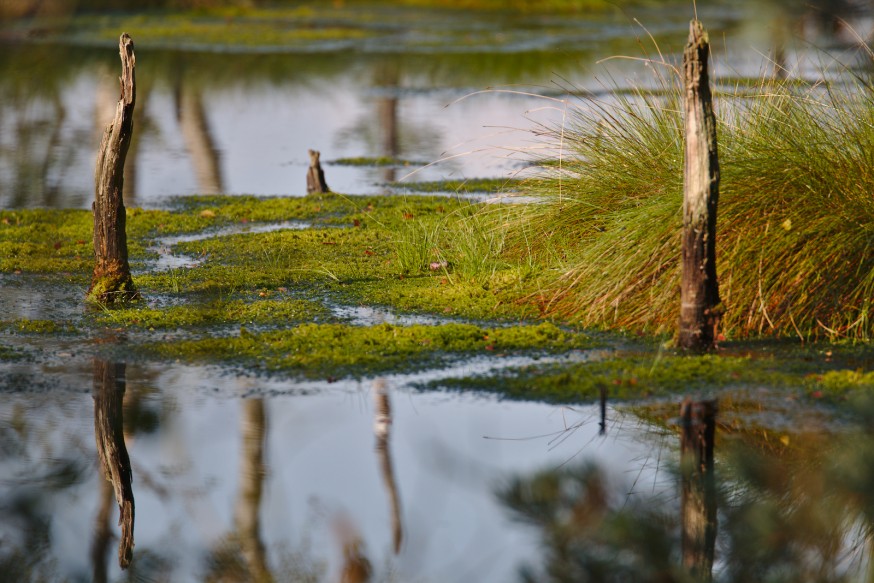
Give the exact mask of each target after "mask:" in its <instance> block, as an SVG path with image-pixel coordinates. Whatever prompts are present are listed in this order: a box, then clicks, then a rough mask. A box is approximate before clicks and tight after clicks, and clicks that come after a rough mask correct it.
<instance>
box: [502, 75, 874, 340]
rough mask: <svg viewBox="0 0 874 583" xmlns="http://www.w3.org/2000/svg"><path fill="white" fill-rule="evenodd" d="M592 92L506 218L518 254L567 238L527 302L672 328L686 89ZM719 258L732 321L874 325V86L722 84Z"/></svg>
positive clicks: (668, 79)
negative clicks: (556, 151) (530, 200)
mask: <svg viewBox="0 0 874 583" xmlns="http://www.w3.org/2000/svg"><path fill="white" fill-rule="evenodd" d="M662 64H663V65H664V66H663V67H656V69H657V73H656V78H657V81H658V83H657V84H658V85H659V89H658V90H657V91H647V90H643V89H641V90H639V91H633V92H630V93H629V92H617V93H616V94H615V95H613V96H612V97H609V98H603V97H602V98H595V97H593V98H584V99H583V100H582V102H581V103H579V104H578V107H576V108H575V110H574V112H573V113H572V114H570V115H569V117H570V120H569V122H568V123H567V124H566V125H564V126H563V127H549V128H544V129H545V130H546V135H547V137H548V139H549V140H550V141H553V142H554V143H555V146H556V147H558V148H560V152H561V156H560V161H558V160H555V159H553V160H549V161H548V162H547V164H545V165H544V168H545V171H544V173H545V176H544V177H543V178H541V179H539V180H535V181H532V182H530V183H529V191H528V192H526V193H525V194H526V195H527V196H535V197H536V198H537V202H536V203H534V204H525V205H519V206H518V216H517V218H516V220H515V221H513V222H512V224H511V225H510V226H509V230H510V233H511V235H512V239H513V241H515V243H513V241H509V242H508V247H509V248H512V247H513V246H514V245H515V248H516V254H517V255H518V256H519V257H522V256H524V255H525V254H527V253H531V252H532V249H531V242H532V241H533V242H535V245H536V246H537V248H535V249H534V250H533V251H534V252H537V250H538V249H540V250H543V249H546V248H547V247H548V248H551V249H553V250H554V249H561V256H562V262H561V264H560V265H559V266H558V268H557V269H556V270H555V271H554V272H549V273H551V275H549V276H548V277H547V278H546V279H545V280H544V281H542V282H541V289H540V290H539V291H538V292H537V294H536V295H532V296H530V297H529V298H528V299H529V300H535V301H537V302H538V303H540V305H541V309H542V311H543V312H544V313H545V314H548V315H556V316H561V317H565V318H572V319H574V320H576V321H577V322H579V323H581V324H583V325H586V326H612V327H621V328H630V329H637V330H645V331H649V332H655V333H661V332H671V331H673V330H674V329H675V327H676V323H677V319H678V317H679V279H680V269H679V259H680V229H681V226H682V214H681V208H682V180H683V176H682V174H683V114H682V101H681V99H682V95H683V88H682V85H681V81H680V79H679V75H677V74H676V70H675V69H672V68H671V67H669V66H667V64H665V63H662ZM716 109H717V111H716V113H717V119H718V140H719V156H720V166H721V187H720V199H719V212H718V221H717V223H718V225H717V229H718V235H717V254H718V259H717V262H718V264H717V269H718V273H719V279H720V294H721V296H722V299H723V302H724V304H725V306H726V309H727V311H726V313H725V316H724V320H723V330H724V331H725V332H726V334H732V335H735V336H743V335H750V334H763V333H774V334H781V335H784V334H792V335H796V334H797V335H801V336H803V337H810V336H819V335H827V336H832V337H837V336H849V337H854V338H870V337H872V336H874V317H872V316H874V313H872V300H874V87H872V85H871V83H870V82H869V81H868V80H866V79H864V78H862V77H861V76H859V75H858V74H856V73H853V72H852V71H850V70H849V69H845V70H843V71H842V72H841V73H840V74H839V75H837V76H836V77H833V78H830V79H829V80H828V81H820V82H799V81H797V80H795V81H792V82H788V81H782V80H776V79H771V78H764V77H763V78H762V79H760V80H758V81H757V82H756V83H755V84H753V85H752V86H751V87H743V88H738V89H736V90H734V91H732V92H728V93H722V94H719V95H718V96H717V102H716Z"/></svg>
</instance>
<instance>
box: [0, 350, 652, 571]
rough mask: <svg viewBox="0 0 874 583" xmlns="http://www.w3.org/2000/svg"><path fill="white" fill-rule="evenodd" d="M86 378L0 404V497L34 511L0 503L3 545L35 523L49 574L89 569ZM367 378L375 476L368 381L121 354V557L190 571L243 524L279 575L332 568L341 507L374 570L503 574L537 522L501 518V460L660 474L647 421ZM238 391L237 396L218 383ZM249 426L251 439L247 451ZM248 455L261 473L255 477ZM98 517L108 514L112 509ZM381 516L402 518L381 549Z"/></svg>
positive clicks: (93, 497)
mask: <svg viewBox="0 0 874 583" xmlns="http://www.w3.org/2000/svg"><path fill="white" fill-rule="evenodd" d="M85 368H87V367H85ZM83 372H84V371H83ZM90 385H91V377H90V375H88V374H83V375H82V376H81V377H78V378H76V379H75V380H74V379H71V378H70V377H69V376H68V377H65V386H64V387H63V388H60V389H59V390H58V391H57V392H54V393H50V394H49V393H43V394H25V395H19V396H14V395H10V396H8V397H7V398H6V399H4V402H3V405H2V409H0V427H2V428H3V432H2V435H3V438H2V442H3V448H4V450H5V451H7V452H8V455H6V456H4V458H3V460H2V462H0V466H2V472H0V474H2V475H3V476H4V479H3V480H2V483H0V505H3V506H4V507H6V510H7V511H8V510H10V506H14V503H15V500H20V497H21V496H23V495H25V492H26V493H27V495H28V496H31V497H32V498H33V503H32V505H30V506H29V507H28V512H30V513H32V514H30V515H28V514H27V513H24V516H26V517H27V518H28V519H29V520H30V521H31V522H30V523H29V524H25V525H22V524H21V523H17V522H16V520H15V516H16V515H15V513H12V512H4V513H3V516H5V517H6V518H5V519H3V520H2V526H0V533H2V534H0V536H2V538H3V539H4V540H5V541H7V544H4V548H5V550H4V551H3V552H2V554H5V555H6V557H7V558H8V557H9V554H10V553H15V552H16V550H18V551H23V550H24V549H22V548H21V546H20V545H23V544H24V543H25V540H24V538H25V537H26V535H27V534H28V528H27V527H28V526H29V527H31V528H37V527H41V528H43V529H44V533H43V534H44V536H45V537H46V539H45V541H46V542H45V545H46V547H45V549H44V550H43V552H41V553H39V556H33V557H31V559H32V560H35V561H36V562H37V563H40V564H42V565H43V567H45V568H48V565H50V564H51V563H54V564H55V565H56V569H57V571H56V572H55V574H54V575H55V576H53V577H51V579H55V578H60V577H62V576H71V577H75V576H83V577H84V576H86V575H87V574H88V573H90V572H91V570H92V568H93V567H94V565H91V564H89V553H88V546H89V544H90V543H91V540H90V539H91V535H92V533H91V530H90V528H83V525H91V524H93V523H94V520H95V517H96V516H97V515H98V514H99V510H100V504H101V503H102V502H101V500H102V495H101V487H100V485H101V482H102V481H103V478H102V477H101V476H100V475H99V471H98V465H97V461H96V454H95V451H94V434H93V431H94V425H93V421H92V418H93V415H94V402H93V400H92V396H91V392H90ZM380 386H382V387H384V389H380V388H379V387H380ZM376 390H384V391H385V395H386V396H387V398H388V399H390V412H391V424H390V433H389V435H388V439H387V444H388V447H387V449H386V451H388V454H389V456H390V460H388V461H390V464H391V468H392V470H393V471H392V474H393V479H391V480H389V479H388V478H387V477H386V476H387V474H386V473H385V470H384V467H385V463H386V461H387V460H386V459H382V458H381V457H380V455H381V454H380V451H381V450H380V449H379V448H378V447H377V445H378V444H379V443H380V438H379V435H380V428H381V426H382V428H383V429H384V418H383V419H382V420H380V417H378V416H376V415H375V414H376V413H377V411H376V410H375V406H376V404H378V401H375V400H374V393H373V391H374V387H372V386H371V384H370V383H364V384H359V383H356V382H340V383H337V384H335V385H333V386H331V387H330V388H322V389H321V390H318V391H306V392H304V393H301V392H298V391H296V390H295V385H294V383H286V382H280V381H268V380H264V379H258V378H253V377H244V376H235V375H230V374H226V373H224V374H223V373H221V372H219V371H218V370H217V369H210V368H200V367H174V368H171V369H169V370H167V369H164V368H163V367H160V368H159V367H151V366H150V367H141V366H135V365H128V367H127V373H126V391H125V436H126V441H127V448H128V451H129V453H130V458H131V463H132V466H133V487H134V494H135V499H136V516H137V522H136V534H135V542H136V547H135V562H134V565H133V567H132V568H133V569H137V561H139V565H140V568H141V569H146V568H148V565H153V566H154V565H156V564H158V565H162V566H161V568H160V571H162V572H163V573H164V576H163V577H161V578H163V579H165V580H173V581H197V580H201V579H202V578H203V577H204V573H205V572H206V571H207V570H208V569H209V565H210V564H211V563H210V559H209V557H210V556H212V560H217V559H216V557H217V556H219V555H221V553H223V552H226V550H227V548H228V545H231V546H233V544H240V545H241V546H242V548H243V555H244V556H245V546H246V544H247V543H246V536H245V534H244V533H245V532H249V533H250V535H252V529H253V528H256V529H257V533H256V534H257V536H258V537H259V539H260V541H261V543H262V544H263V553H262V554H263V557H266V558H264V561H266V565H267V566H268V568H269V569H270V570H271V571H273V572H274V573H275V575H276V577H277V578H278V579H280V580H296V577H297V576H299V575H300V573H297V574H295V573H294V572H293V571H285V572H283V568H284V567H283V562H284V563H286V566H285V568H286V569H289V568H290V567H288V563H289V562H291V563H295V564H296V565H297V567H296V568H298V569H310V570H313V571H318V572H320V573H321V576H320V577H319V579H318V580H324V581H334V580H338V577H339V573H340V571H341V570H342V569H343V565H344V561H343V556H342V552H341V544H342V541H343V540H344V539H343V537H342V536H341V535H342V534H343V532H345V536H346V537H347V539H348V532H347V531H348V527H347V531H343V532H338V528H339V527H338V526H337V521H338V520H340V521H346V522H348V524H349V525H351V527H352V528H353V531H354V533H356V536H357V537H358V540H359V545H358V548H360V550H361V552H362V553H363V554H364V555H365V556H366V557H367V558H368V560H369V562H370V564H371V565H372V567H373V569H374V574H375V575H376V578H375V580H382V579H384V578H385V576H386V575H387V573H388V572H389V571H390V572H392V573H394V574H395V576H397V578H398V579H397V580H400V581H423V580H424V581H508V580H512V579H513V578H514V576H515V572H516V569H517V568H518V567H519V566H520V564H521V562H522V561H528V562H536V561H537V556H538V551H537V549H538V545H537V537H536V532H535V531H534V530H533V529H531V528H530V527H527V526H525V525H522V524H519V523H516V522H514V521H513V520H511V517H510V516H509V515H508V514H507V512H506V510H505V509H503V508H502V507H501V505H500V503H499V501H498V499H497V498H496V496H495V488H497V487H499V486H500V485H502V484H504V483H505V482H506V481H507V480H509V479H510V477H511V476H512V475H513V474H515V473H519V472H522V473H528V472H532V471H535V470H538V469H548V468H555V467H558V466H559V465H560V464H562V463H564V462H567V461H569V460H572V459H596V460H599V461H600V462H602V463H605V464H609V465H610V467H611V468H613V471H615V472H616V473H617V475H620V476H621V474H622V472H626V471H629V469H631V470H633V471H635V472H637V471H641V470H642V471H643V473H644V475H645V476H646V478H645V481H646V483H647V486H646V487H647V488H651V487H656V488H660V487H661V486H662V485H661V484H660V483H659V481H658V480H659V475H658V472H657V471H656V470H655V469H653V468H649V469H647V459H649V457H650V456H652V455H653V454H652V447H653V446H652V444H651V443H647V444H644V443H643V441H642V439H641V436H642V435H644V434H646V431H645V430H644V429H642V428H640V427H638V426H637V423H636V422H634V421H630V420H628V419H626V418H625V417H623V416H620V415H617V414H616V413H615V412H612V411H611V412H610V417H611V420H610V423H609V425H608V434H607V437H606V438H599V437H598V430H599V427H598V418H597V412H596V408H594V407H582V408H578V409H574V410H571V409H567V408H561V407H556V406H549V405H543V404H534V403H513V402H497V401H495V400H493V399H491V398H484V397H475V396H462V395H457V394H443V393H419V392H416V391H412V390H409V389H403V388H397V387H396V386H394V383H392V382H391V381H387V382H386V383H384V384H382V385H379V386H377V389H376ZM216 392H217V393H218V396H217V395H216ZM283 393H286V394H283ZM244 394H246V395H249V398H246V399H240V398H237V397H235V396H233V395H244ZM264 395H274V396H267V397H265V396H264ZM143 420H145V421H143ZM580 421H583V423H582V424H580V425H579V426H578V427H577V428H576V429H575V430H574V431H573V433H572V434H569V435H568V438H567V439H566V440H564V441H562V442H561V443H560V445H554V446H550V441H551V440H552V439H553V438H554V437H555V436H556V435H560V434H561V433H562V432H563V431H564V429H565V428H566V427H568V426H569V425H571V424H574V423H579V422H580ZM375 423H376V425H375ZM253 424H254V426H253ZM381 424H382V425H381ZM375 430H376V434H375V433H374V432H375ZM253 431H254V434H253ZM253 440H254V442H260V441H261V440H263V459H262V460H261V461H259V460H258V459H255V458H260V456H261V454H260V451H261V450H260V448H258V447H255V448H254V449H253ZM253 456H255V458H253ZM575 456H579V457H578V458H575ZM52 460H54V462H53V461H52ZM262 462H263V467H264V472H263V481H259V479H260V478H259V477H258V476H255V477H254V481H253V476H252V475H251V474H252V472H255V473H256V474H257V473H258V468H259V467H260V464H261V463H262ZM54 463H60V464H69V465H70V466H71V467H73V468H75V469H76V471H75V472H72V473H69V476H68V477H67V478H65V479H60V480H59V483H58V484H56V485H55V486H54V487H52V486H51V484H50V480H48V479H40V476H45V474H46V471H47V470H45V469H43V470H41V471H38V472H35V471H34V469H35V468H37V467H41V468H51V467H52V466H53V464H54ZM391 482H393V483H394V487H395V490H396V492H395V495H396V496H397V499H398V502H397V504H396V506H395V504H393V503H392V497H391V494H390V487H389V484H390V483H391ZM247 504H248V505H249V507H247ZM252 504H257V506H258V508H257V510H253V509H252V508H251V505H252ZM113 506H114V505H113ZM395 507H396V508H397V512H399V514H400V515H399V516H397V517H396V516H394V515H393V508H395ZM253 512H254V513H255V514H252V513H253ZM110 514H111V517H112V520H111V522H112V523H113V524H114V522H115V520H116V518H117V509H114V510H112V512H111V513H110ZM396 521H400V523H401V525H402V531H403V537H402V538H403V544H402V545H401V547H400V551H399V553H398V554H397V555H395V553H394V550H393V549H394V547H395V539H396V537H397V534H396V529H397V525H396V524H395V522H396ZM245 525H248V531H246V528H247V527H246V526H245ZM253 525H254V526H253ZM113 528H114V527H113ZM234 533H236V534H234ZM250 538H251V536H250ZM347 542H348V540H347ZM115 545H117V541H115V542H113V543H112V544H111V545H110V546H112V547H113V548H114V546H115ZM223 549H224V550H223ZM110 558H111V559H112V560H110V561H109V566H108V568H109V573H110V580H111V579H112V578H113V577H115V576H117V574H118V566H117V564H116V562H115V559H114V552H113V553H110ZM246 564H249V565H250V567H251V563H246ZM135 573H136V571H135Z"/></svg>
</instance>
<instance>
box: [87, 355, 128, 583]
mask: <svg viewBox="0 0 874 583" xmlns="http://www.w3.org/2000/svg"><path fill="white" fill-rule="evenodd" d="M124 375H125V365H124V364H120V363H111V362H107V361H105V360H101V359H98V358H95V359H94V393H93V396H94V439H95V441H96V442H97V455H98V457H99V458H100V466H101V468H102V470H103V475H104V476H105V477H106V480H107V481H109V482H110V483H111V484H112V488H113V490H114V491H115V501H116V502H118V524H119V525H120V526H121V540H120V541H119V543H118V564H119V566H120V567H121V568H122V569H127V567H128V566H129V565H130V562H131V560H132V559H133V552H134V491H133V487H132V485H131V482H132V473H131V465H130V457H129V456H128V453H127V446H126V445H125V442H124V424H123V416H122V404H123V400H124V391H125V380H124Z"/></svg>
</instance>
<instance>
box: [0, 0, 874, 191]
mask: <svg viewBox="0 0 874 583" xmlns="http://www.w3.org/2000/svg"><path fill="white" fill-rule="evenodd" d="M688 8H689V7H688V6H687V5H682V6H681V7H672V8H669V9H663V10H662V11H661V12H658V11H654V10H647V9H641V13H640V14H624V15H621V17H620V16H617V15H616V14H610V15H608V16H605V17H601V18H602V19H603V21H601V22H599V20H598V19H597V18H594V17H588V18H578V19H577V20H576V21H571V22H570V23H566V22H562V23H560V26H559V25H558V24H556V23H555V22H550V20H549V19H545V18H544V19H540V20H531V21H525V22H523V23H521V24H522V26H520V22H518V21H503V20H502V21H500V24H502V25H505V26H510V27H512V26H519V30H515V29H513V28H508V29H506V30H501V31H500V34H501V35H506V36H509V37H511V38H516V37H518V38H517V40H516V41H514V42H511V43H510V44H508V45H507V46H498V47H492V48H490V47H489V45H488V44H484V45H469V46H467V45H466V46H465V47H464V49H463V51H462V50H461V49H459V47H454V46H451V45H447V46H444V45H440V44H439V43H440V40H439V39H440V38H443V37H441V36H439V35H438V36H435V37H434V38H435V41H434V42H435V43H436V44H429V41H427V38H429V37H428V34H427V30H428V28H427V24H426V25H422V24H421V23H419V24H418V25H417V26H420V27H423V28H422V29H416V33H415V34H414V35H413V38H416V37H417V35H418V36H420V37H421V38H416V40H413V41H409V40H405V41H404V42H403V43H401V44H398V45H397V46H391V45H384V44H383V45H382V46H371V45H370V44H367V42H364V41H362V42H361V44H360V45H358V46H356V49H355V50H335V49H330V47H322V49H320V50H318V51H315V52H300V51H297V52H295V51H290V52H275V51H268V52H265V53H264V54H257V53H256V54H252V53H247V52H237V53H234V52H226V53H215V52H203V51H200V52H198V51H187V52H186V51H171V50H156V49H150V48H148V47H147V46H144V47H139V48H138V50H137V65H138V72H137V74H138V84H139V85H138V96H137V100H138V112H137V118H136V119H135V122H134V123H135V127H136V128H137V129H136V130H135V137H134V142H133V144H132V146H131V151H130V153H129V155H128V160H129V163H128V166H127V169H126V176H127V181H126V193H125V197H126V200H127V202H128V204H129V205H139V206H156V205H161V204H165V203H167V202H168V200H169V199H171V198H172V197H174V196H179V195H185V194H193V193H209V192H228V193H245V194H266V195H277V194H278V195H292V196H299V195H302V194H303V193H304V192H305V182H304V177H305V174H306V169H307V163H308V160H307V153H306V152H307V149H308V148H313V149H316V150H320V151H321V152H322V160H324V161H326V162H330V161H331V160H336V159H338V158H342V157H357V156H365V157H379V156H388V157H393V158H400V159H404V160H409V161H413V162H416V163H417V164H413V165H411V166H402V167H388V168H374V167H365V168H361V167H348V166H337V165H330V164H326V173H327V179H328V184H329V185H330V186H331V187H332V188H333V189H334V190H335V191H338V192H346V193H355V194H357V193H374V192H385V191H387V187H386V186H385V185H386V183H387V182H391V181H395V180H401V179H404V178H406V179H408V180H442V179H453V180H463V179H465V178H476V177H484V176H485V177H508V176H512V175H515V173H517V172H519V171H520V170H522V169H523V168H524V167H525V165H526V163H527V162H528V161H529V160H530V158H531V156H532V154H534V153H535V152H536V148H537V147H538V146H537V141H536V140H535V139H534V137H533V135H532V133H531V130H532V128H533V127H534V124H546V125H550V124H559V123H562V122H563V121H564V120H565V118H564V117H563V116H564V114H565V112H564V106H558V107H556V106H555V103H552V102H548V101H544V100H543V99H539V98H537V97H530V96H522V95H510V94H507V93H495V92H489V91H485V92H483V93H479V94H477V95H475V96H470V97H468V98H466V99H463V100H461V101H459V98H460V97H464V96H466V95H469V94H471V93H473V92H478V91H482V90H486V89H487V88H491V87H504V88H507V87H510V88H512V89H514V90H516V89H518V90H521V91H530V92H533V93H547V94H553V95H554V94H557V95H559V96H560V97H561V96H562V92H563V91H565V90H567V89H594V90H597V89H600V88H601V87H602V83H601V81H600V80H599V79H598V71H599V70H600V69H599V66H598V65H596V62H597V61H599V60H600V59H603V58H605V57H609V56H613V55H632V56H634V55H640V54H641V48H640V46H639V44H638V40H637V39H638V38H639V37H646V36H647V35H648V33H651V34H653V35H654V36H655V38H656V40H657V41H658V42H659V46H660V48H661V50H663V51H664V52H665V54H666V55H668V56H671V55H676V54H677V53H678V51H679V50H680V49H681V48H682V46H683V43H684V42H685V37H686V30H687V23H688V18H689V16H690V15H689V14H688ZM699 9H700V10H701V11H702V13H701V17H702V18H705V19H706V20H705V22H706V23H707V24H708V26H709V28H710V33H711V36H712V37H713V38H714V39H719V43H720V44H721V45H723V46H717V47H715V50H716V49H718V50H719V51H726V50H727V51H728V53H727V55H725V56H723V55H722V54H720V53H717V58H716V59H715V66H716V69H717V75H720V74H721V75H730V76H737V75H752V76H756V75H760V74H762V73H768V72H769V70H770V69H772V68H773V65H772V64H771V63H770V62H769V61H768V60H767V58H764V57H763V55H773V54H774V49H775V47H774V43H775V42H777V40H778V39H779V38H784V37H785V38H786V39H787V40H786V42H787V43H788V44H791V45H792V46H793V47H794V48H796V49H798V53H797V54H800V55H808V57H804V56H802V57H799V58H800V59H801V62H802V63H803V64H802V65H799V64H798V63H799V60H798V59H796V57H795V55H796V53H793V52H791V51H787V52H786V53H781V54H784V55H785V59H786V60H785V62H784V63H783V64H784V66H785V67H786V68H787V69H788V70H790V71H792V72H793V73H795V74H808V73H817V70H816V69H817V67H818V66H819V65H818V64H817V63H821V62H822V59H816V58H809V55H810V54H811V53H813V52H814V51H813V49H812V48H811V47H818V46H819V47H824V48H827V49H829V50H830V51H832V52H840V51H843V50H845V49H847V48H848V47H849V46H851V45H852V44H853V43H854V42H856V39H855V37H854V33H852V32H851V29H850V28H849V27H847V26H844V25H843V24H840V22H843V21H837V20H830V19H829V18H828V17H822V18H817V17H816V15H817V14H820V13H819V12H818V11H819V10H821V8H816V7H807V8H806V9H805V10H804V11H793V10H792V9H791V7H789V8H786V7H782V8H781V7H780V3H778V2H774V3H767V4H766V5H765V6H762V5H761V3H749V4H747V3H738V4H737V5H731V6H722V7H710V8H709V7H699ZM838 15H839V16H841V17H843V18H845V19H847V21H848V22H849V24H850V25H851V26H852V27H854V28H855V30H856V31H857V32H858V34H859V36H861V37H863V38H864V37H866V35H867V34H868V32H869V31H870V29H871V20H870V17H869V16H868V15H867V14H866V13H864V12H862V13H859V12H853V11H852V10H849V11H845V12H840V13H839V14H838ZM632 17H638V18H639V19H640V22H641V24H642V25H643V26H645V27H646V31H644V30H643V29H642V28H641V27H640V26H639V25H638V24H636V23H635V22H634V21H633V19H632ZM574 22H576V24H574ZM829 23H831V24H829ZM839 24H840V25H839ZM432 25H433V26H438V25H440V26H444V25H446V22H445V19H443V20H439V19H438V21H437V22H435V23H432ZM495 26H496V23H495V22H491V21H488V20H487V19H484V20H483V21H482V22H479V21H478V20H476V18H471V19H469V22H468V21H467V20H466V21H465V22H464V27H467V28H469V29H470V32H469V33H468V34H467V36H466V37H465V38H476V37H477V35H480V34H485V33H483V31H491V32H493V29H494V27H495ZM557 26H558V28H559V29H560V32H556V27H557ZM830 27H831V28H830ZM422 30H425V31H426V33H422ZM131 32H134V31H131ZM826 32H827V34H825V33H826ZM538 35H540V37H543V38H542V39H541V41H542V40H543V39H545V41H546V44H545V45H542V42H541V43H540V44H537V43H535V44H532V43H531V42H530V41H531V39H534V40H537V37H538ZM551 35H553V36H554V38H553V36H551ZM556 35H557V36H556ZM781 35H782V36H781ZM529 37H530V38H529ZM565 37H567V38H565ZM793 37H794V38H793ZM402 38H406V37H403V35H402ZM446 38H449V39H452V38H454V37H452V36H449V37H446ZM484 38H490V37H489V35H488V34H485V36H484ZM525 39H528V40H525ZM562 39H564V40H562ZM135 40H136V39H135ZM444 42H447V41H445V40H444ZM538 42H540V41H538ZM405 43H412V44H410V45H409V46H408V45H407V44H405ZM416 43H419V44H416ZM10 46H11V49H10V50H9V51H6V48H5V47H4V52H6V53H7V56H6V57H5V62H4V58H3V57H0V68H2V70H3V71H4V72H3V75H2V76H0V79H2V80H0V96H2V97H3V100H2V103H0V207H3V208H16V207H25V206H56V207H79V208H83V207H89V206H90V202H91V199H92V197H93V194H92V188H93V187H92V180H93V179H92V171H93V164H94V155H95V151H96V145H97V142H98V139H99V135H100V133H101V132H102V128H103V127H104V124H105V122H106V119H105V118H106V115H107V113H106V112H107V111H108V112H111V111H113V110H114V99H115V94H116V85H117V82H116V76H117V72H116V70H117V68H118V65H117V55H116V54H115V51H113V50H107V49H99V50H98V49H94V48H84V47H64V49H63V50H62V51H57V50H53V49H55V47H52V46H43V45H37V46H32V47H27V46H24V47H16V46H14V45H10ZM329 49H330V50H329ZM849 60H850V61H852V60H853V59H852V58H850V59H849ZM826 65H829V62H827V63H826ZM610 67H611V71H612V76H613V79H615V81H616V82H617V83H618V84H619V85H620V86H625V85H629V84H635V83H637V84H640V83H643V84H646V83H647V81H646V79H644V78H643V77H645V75H644V76H641V75H640V74H639V71H638V72H634V71H636V70H637V69H639V68H640V67H639V64H631V63H629V62H626V61H615V62H612V63H610ZM635 67H637V69H635ZM763 69H764V70H763ZM608 85H609V84H608ZM572 103H573V100H572ZM437 160H443V161H442V162H440V163H438V164H435V165H433V166H428V167H427V168H424V169H422V168H421V165H420V164H418V163H420V162H434V161H437ZM402 192H403V191H402Z"/></svg>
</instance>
